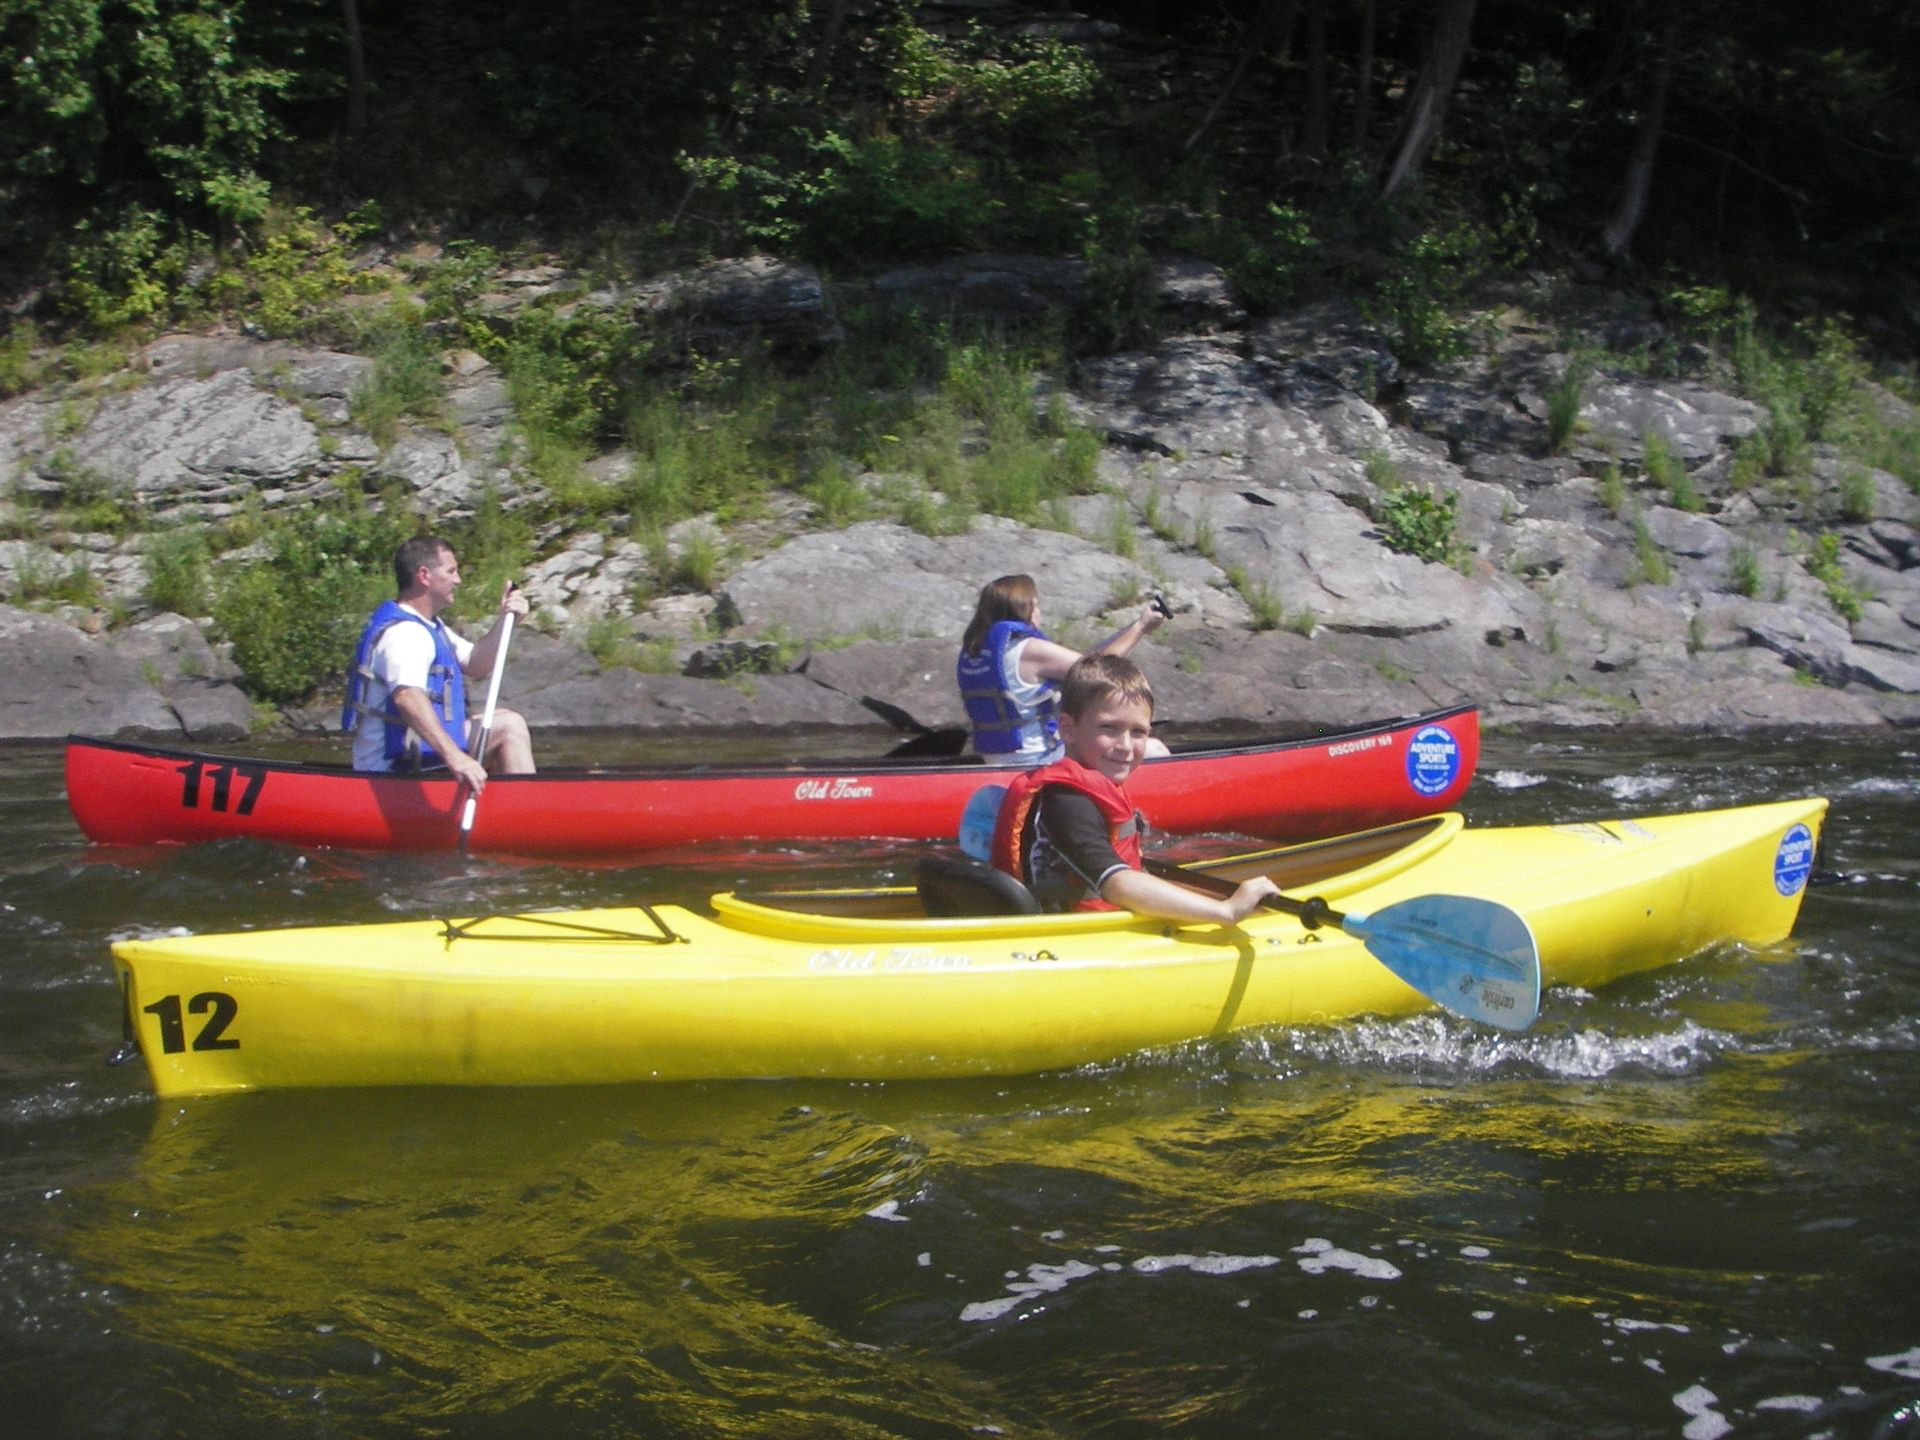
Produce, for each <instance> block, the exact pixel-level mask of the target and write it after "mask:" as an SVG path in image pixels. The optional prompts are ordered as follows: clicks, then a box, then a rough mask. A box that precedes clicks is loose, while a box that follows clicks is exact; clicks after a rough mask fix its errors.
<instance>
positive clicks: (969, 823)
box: [960, 785, 1007, 861]
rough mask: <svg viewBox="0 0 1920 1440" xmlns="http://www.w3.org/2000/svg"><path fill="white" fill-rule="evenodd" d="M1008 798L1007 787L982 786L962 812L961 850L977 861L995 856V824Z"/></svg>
mask: <svg viewBox="0 0 1920 1440" xmlns="http://www.w3.org/2000/svg"><path fill="white" fill-rule="evenodd" d="M1006 798H1007V787H1006V786H1004V785H982V786H981V787H980V788H979V789H978V790H976V791H974V792H973V798H972V799H971V800H969V801H967V808H966V809H964V810H962V811H961V812H960V848H961V849H962V850H964V851H966V852H967V854H969V855H971V856H972V857H973V858H974V859H975V860H982V861H984V860H986V859H988V858H989V857H990V856H991V855H992V854H993V824H994V821H996V820H998V819H999V818H1000V802H1001V801H1002V800H1004V799H1006Z"/></svg>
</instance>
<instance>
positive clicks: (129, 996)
mask: <svg viewBox="0 0 1920 1440" xmlns="http://www.w3.org/2000/svg"><path fill="white" fill-rule="evenodd" d="M1826 809H1827V802H1826V801H1825V800H1823V799H1817V798H1810V799H1803V800H1792V801H1783V802H1779V803H1774V804H1766V805H1751V806H1743V807H1739V808H1735V809H1727V810H1713V811H1699V812H1694V813H1690V814H1681V815H1667V816H1657V817H1642V818H1637V819H1622V820H1606V821H1596V822H1588V823H1581V824H1568V825H1546V826H1522V827H1504V828H1492V827H1490V828H1486V829H1470V828H1468V827H1467V826H1466V825H1465V824H1464V822H1463V821H1462V819H1461V817H1460V816H1459V815H1457V814H1442V815H1436V816H1429V817H1426V818H1424V819H1420V820H1414V821H1407V822H1404V823H1401V824H1398V825H1392V826H1387V827H1384V828H1382V829H1378V830H1370V831H1365V832H1362V833H1360V834H1357V835H1350V836H1345V837H1339V838H1335V839H1329V840H1320V841H1314V842H1311V843H1308V844H1303V845H1293V846H1287V847H1284V848H1279V849H1272V850H1263V851H1260V852H1257V853H1253V854H1248V855H1243V856H1235V857H1230V858H1228V859H1225V860H1219V861H1211V862H1207V863H1205V864H1203V865H1196V866H1194V867H1191V868H1193V869H1194V870H1199V871H1204V872H1207V873H1209V874H1211V875H1213V876H1214V877H1216V878H1219V879H1225V880H1238V879H1241V878H1244V877H1245V876H1247V875H1249V874H1253V873H1256V872H1265V873H1267V874H1270V875H1272V876H1273V877H1274V879H1275V880H1276V881H1277V882H1278V883H1279V884H1280V886H1281V888H1282V890H1283V891H1285V892H1286V893H1287V894H1289V895H1292V896H1302V897H1305V896H1317V897H1321V898H1324V899H1325V900H1326V901H1327V902H1328V903H1329V904H1331V905H1333V906H1337V907H1339V908H1340V909H1342V910H1344V911H1347V912H1351V913H1352V914H1355V915H1362V914H1366V913H1376V914H1377V913H1381V912H1382V911H1383V909H1384V907H1388V906H1395V905H1401V904H1403V902H1410V901H1414V900H1416V899H1418V898H1419V897H1431V896H1469V897H1481V898H1483V899H1484V900H1487V901H1492V902H1496V903H1497V904H1499V905H1502V906H1507V907H1511V909H1512V910H1513V911H1515V912H1517V914H1518V915H1519V916H1520V917H1523V918H1524V920H1525V922H1526V926H1527V927H1528V928H1530V929H1531V931H1532V935H1533V938H1534V940H1535V942H1536V943H1537V946H1538V951H1539V956H1540V965H1541V971H1542V976H1543V979H1544V983H1546V984H1547V985H1578V986H1583V987H1592V986H1596V985H1601V984H1604V983H1606V982H1608V981H1610V980H1614V979H1616V978H1618V977H1620V976H1622V975H1627V974H1631V973H1633V972H1635V971H1640V970H1646V969H1649V968H1651V967H1654V966H1658V965H1666V964H1670V963H1672V962H1674V961H1677V960H1682V959H1685V958H1686V957H1687V956H1689V955H1692V954H1695V953H1697V952H1699V951H1700V950H1702V949H1704V948H1706V947H1708V946H1710V945H1713V944H1715V943H1717V942H1721V941H1728V940H1735V941H1743V942H1747V943H1749V944H1766V943H1769V942H1772V941H1777V940H1781V939H1784V938H1785V937H1786V936H1787V935H1788V934H1789V933H1790V932H1791V931H1792V929H1793V925H1794V921H1795V918H1796V916H1797V915H1798V913H1799V909H1800V902H1801V899H1802V897H1803V895H1804V893H1805V888H1806V884H1807V880H1808V878H1809V875H1810V874H1811V871H1812V867H1813V863H1814V855H1815V851H1816V848H1817V845H1818V842H1819V836H1820V826H1821V823H1822V821H1823V819H1824V818H1825V815H1826ZM945 868H946V869H948V870H950V869H951V868H952V866H951V862H949V864H948V866H947V867H945ZM933 869H934V871H936V872H939V871H941V867H939V866H937V865H936V866H935V867H933ZM961 878H962V879H964V877H961ZM952 879H953V877H952V876H950V875H945V874H944V873H930V874H929V875H928V876H927V877H926V878H925V880H924V882H923V885H922V886H921V887H920V888H918V889H916V888H913V887H898V888H893V887H889V888H886V889H876V890H838V891H830V890H812V891H788V892H770V893H765V894H760V895H753V896H749V895H745V894H723V895H716V896H714V897H713V898H712V901H711V906H712V913H711V914H699V913H696V912H694V911H693V910H690V909H686V908H682V907H679V906H669V905H659V906H646V905H643V906H636V907H631V908H621V909H602V910H576V911H564V912H550V913H532V914H518V915H492V916H480V917H472V918H464V919H456V920H418V921H402V922H398V923H384V924H378V925H346V926H329V927H314V928H306V929H288V930H265V931H253V932H245V933H236V934H223V935H199V936H185V937H176V938H166V939H156V940H126V941H121V942H119V943H117V944H115V945H114V946H113V961H114V967H115V970H116V972H117V973H118V975H119V978H120V983H121V988H122V993H123V997H124V1003H125V1009H126V1017H127V1026H128V1030H129V1035H130V1038H131V1039H133V1040H134V1041H136V1042H137V1044H138V1047H139V1049H140V1052H141V1053H142V1054H143V1055H144V1056H145V1058H146V1061H147V1066H148V1069H149V1071H150V1072H151V1075H152V1078H153V1084H154V1088H155V1089H156V1090H157V1091H158V1092H159V1093H160V1094H162V1095H191V1094H206V1093H212V1092H217V1091H230V1090H247V1089H255V1088H263V1087H280V1086H342V1085H556V1084H608V1083H622V1082H628V1081H640V1080H667V1081H674V1080H727V1079H757V1078H799V1077H819V1078H844V1079H933V1078H945V1077H955V1076H977V1075H1014V1074H1026V1073H1033V1072H1037V1071H1045V1070H1055V1069H1064V1068H1070V1067H1073V1066H1077V1065H1083V1064H1087V1063H1089V1062H1095V1061H1103V1060H1111V1059H1114V1058H1116V1057H1118V1056H1122V1055H1128V1054H1132V1053H1135V1052H1138V1051H1143V1050H1150V1049H1153V1048H1155V1047H1160V1046H1167V1045H1174V1044H1178V1043H1180V1042H1183V1041H1191V1040H1195V1039H1201V1038H1204V1037H1208V1036H1220V1035H1225V1034H1228V1033H1230V1032H1232V1031H1237V1030H1245V1029H1250V1028H1255V1027H1260V1026H1279V1025H1305V1024H1330V1023H1335V1022H1339V1021H1343V1020H1346V1019H1349V1018H1351V1017H1354V1016H1359V1015H1369V1014H1371V1015H1382V1016H1393V1015H1403V1014H1408V1013H1412V1012H1414V1011H1418V1010H1421V1009H1425V1008H1427V1007H1428V1006H1429V1005H1430V1003H1431V1002H1430V1001H1429V1000H1428V999H1427V998H1426V997H1425V996H1423V995H1422V994H1421V993H1419V991H1417V990H1415V989H1413V988H1411V987H1410V986H1409V985H1408V984H1406V983H1404V982H1402V981H1401V980H1400V979H1398V978H1396V977H1395V975H1394V974H1393V973H1392V972H1390V971H1389V970H1388V969H1387V968H1386V967H1385V966H1384V965H1382V964H1381V963H1380V961H1379V960H1377V959H1376V958H1375V956H1374V955H1373V954H1372V953H1370V952H1369V950H1368V948H1367V946H1366V945H1365V944H1363V943H1362V941H1361V940H1360V939H1358V938H1355V937H1354V936H1353V935H1351V934H1348V933H1345V932H1344V931H1343V930H1341V929H1339V928H1336V927H1325V926H1323V927H1321V928H1318V929H1310V928H1308V927H1307V925H1306V924H1304V923H1303V922H1302V920H1300V919H1299V918H1297V917H1295V916H1293V915H1290V914H1281V913H1275V912H1270V911H1259V912H1256V913H1255V914H1254V915H1253V916H1251V917H1249V918H1248V919H1247V920H1246V921H1244V922H1243V923H1242V924H1241V925H1239V926H1236V927H1221V926H1217V925H1173V924H1169V923H1167V922H1164V921H1156V920H1147V919H1143V918H1140V917H1136V916H1133V915H1128V914H1123V913H1113V914H1075V915H1037V914H1018V915H1009V914H1004V913H1001V914H975V915H969V914H954V913H952V910H953V908H954V904H953V899H952V893H951V892H952V885H951V881H952ZM992 903H993V902H991V901H989V902H987V904H988V905H991V904H992ZM960 908H966V907H964V906H962V907H960ZM929 910H932V911H934V912H935V916H937V917H938V918H935V916H930V915H929Z"/></svg>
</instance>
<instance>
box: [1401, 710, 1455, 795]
mask: <svg viewBox="0 0 1920 1440" xmlns="http://www.w3.org/2000/svg"><path fill="white" fill-rule="evenodd" d="M1459 773H1460V742H1459V741H1458V740H1456V739H1454V738H1453V732H1452V731H1451V730H1449V729H1447V727H1446V726H1444V725H1422V726H1421V727H1420V728H1419V729H1418V730H1416V731H1415V732H1414V736H1413V739H1412V740H1411V741H1409V742H1408V744H1407V779H1408V781H1410V782H1411V783H1412V785H1413V788H1414V790H1415V791H1417V792H1418V793H1419V794H1422V795H1438V794H1439V793H1440V792H1441V791H1442V790H1445V789H1446V788H1447V787H1448V786H1449V785H1451V784H1453V782H1454V778H1455V777H1456V776H1457V775H1459Z"/></svg>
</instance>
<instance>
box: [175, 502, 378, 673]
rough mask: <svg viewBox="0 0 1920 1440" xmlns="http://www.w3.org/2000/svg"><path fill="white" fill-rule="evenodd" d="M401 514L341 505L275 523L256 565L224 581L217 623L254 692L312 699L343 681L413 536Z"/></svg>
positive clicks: (231, 572) (218, 586)
mask: <svg viewBox="0 0 1920 1440" xmlns="http://www.w3.org/2000/svg"><path fill="white" fill-rule="evenodd" d="M414 528H415V527H414V523H413V521H412V519H411V518H410V517H409V516H407V515H406V514H405V513H404V512H403V511H402V510H400V508H399V507H398V506H390V507H388V508H386V509H384V510H379V511H370V510H364V509H361V508H360V507H358V506H356V505H353V504H350V503H342V504H336V505H332V506H328V507H324V508H322V509H320V510H318V511H312V510H309V511H306V512H303V513H302V514H300V515H297V516H291V515H289V516H273V517H271V518H269V519H268V520H267V521H266V523H265V525H264V527H263V534H262V536H261V539H260V546H261V549H262V550H263V551H264V553H263V554H261V555H260V556H259V557H258V558H254V559H247V560H242V561H240V562H238V563H237V564H234V565H232V566H230V567H228V568H227V569H226V570H225V571H224V573H222V574H220V575H219V576H217V577H216V581H215V591H214V600H213V619H214V623H215V625H216V627H217V628H218V630H219V632H220V634H221V636H222V637H223V638H224V639H226V640H228V641H231V642H232V645H233V658H234V662H235V663H236V664H237V665H239V667H240V669H241V672H242V673H243V675H244V676H245V678H246V683H247V687H248V688H249V689H250V690H251V691H252V692H253V693H254V694H255V695H256V696H258V697H260V698H261V699H263V700H270V701H276V702H287V701H300V700H305V699H307V698H308V697H309V696H311V695H312V694H313V692H314V691H315V690H316V689H318V688H319V687H320V686H321V684H323V683H324V682H326V681H328V680H330V679H333V678H335V677H337V676H338V675H340V674H341V673H342V671H344V670H345V668H346V666H347V664H348V662H349V661H350V660H351V659H352V657H353V646H354V642H355V640H356V639H357V638H358V636H359V633H360V628H361V626H362V625H363V624H364V623H365V622H366V618H367V615H368V614H369V613H370V612H371V611H372V609H373V607H374V606H375V605H377V604H378V603H379V602H380V600H381V599H383V598H385V597H386V596H388V595H390V594H392V591H393V569H392V565H393V552H394V550H395V549H396V548H397V547H398V545H399V544H400V542H401V541H402V540H404V539H406V538H407V536H409V535H411V534H412V533H414Z"/></svg>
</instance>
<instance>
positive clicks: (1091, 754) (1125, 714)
mask: <svg viewBox="0 0 1920 1440" xmlns="http://www.w3.org/2000/svg"><path fill="white" fill-rule="evenodd" d="M1152 734H1153V711H1152V710H1151V709H1149V708H1148V706H1147V702H1146V701H1144V700H1122V699H1119V698H1118V697H1115V696H1109V697H1107V698H1106V699H1104V700H1097V701H1095V702H1094V703H1093V704H1091V705H1088V706H1087V707H1086V708H1085V709H1083V710H1082V711H1081V712H1080V713H1079V714H1078V715H1062V716H1061V717H1060V739H1061V741H1062V742H1063V743H1064V744H1065V745H1066V747H1067V754H1068V755H1069V756H1071V757H1072V758H1073V759H1075V760H1078V761H1079V762H1080V763H1081V764H1082V765H1085V766H1086V767H1087V768H1088V769H1089V770H1098V771H1099V772H1100V773H1101V774H1102V775H1104V776H1106V777H1107V778H1108V779H1109V780H1111V781H1113V783H1114V784H1116V785H1124V784H1125V783H1126V781H1127V776H1129V775H1131V774H1132V773H1133V767H1134V766H1136V765H1138V764H1139V763H1140V761H1141V760H1142V759H1143V758H1144V757H1145V755H1146V753H1147V737H1148V736H1150V735H1152Z"/></svg>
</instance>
